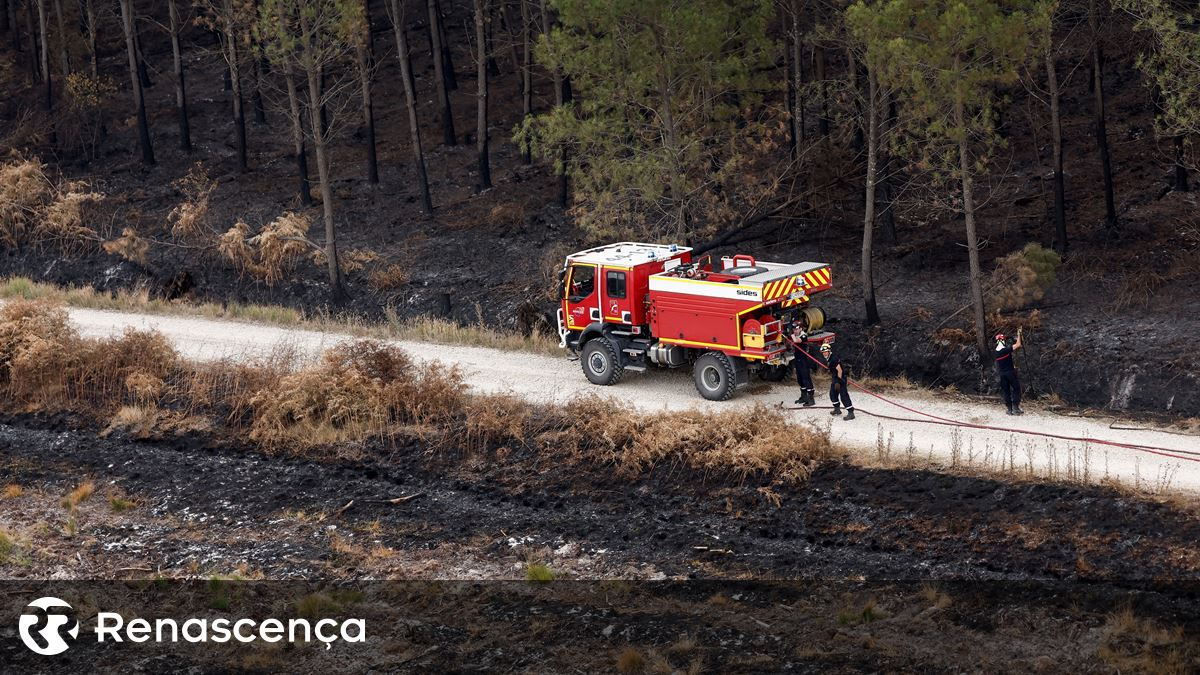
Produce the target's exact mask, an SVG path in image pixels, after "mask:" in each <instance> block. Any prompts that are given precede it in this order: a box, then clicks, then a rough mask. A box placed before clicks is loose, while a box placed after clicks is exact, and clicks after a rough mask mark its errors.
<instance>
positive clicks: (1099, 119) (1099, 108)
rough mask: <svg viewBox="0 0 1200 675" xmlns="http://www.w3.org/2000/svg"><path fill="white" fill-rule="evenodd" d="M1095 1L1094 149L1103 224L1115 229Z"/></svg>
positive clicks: (1092, 16)
mask: <svg viewBox="0 0 1200 675" xmlns="http://www.w3.org/2000/svg"><path fill="white" fill-rule="evenodd" d="M1097 11H1098V9H1097V7H1096V0H1091V6H1090V11H1089V12H1088V23H1089V24H1090V26H1091V29H1092V78H1093V80H1092V96H1093V97H1094V101H1095V116H1096V147H1097V149H1098V150H1099V151H1100V170H1101V173H1102V177H1103V179H1104V211H1105V218H1104V224H1105V226H1106V227H1108V228H1109V229H1110V230H1115V229H1116V228H1117V224H1118V222H1117V207H1116V203H1115V199H1114V197H1113V177H1112V161H1111V160H1110V159H1109V154H1108V131H1107V129H1106V128H1105V115H1104V49H1103V47H1102V46H1101V45H1100V29H1099V17H1098V16H1097Z"/></svg>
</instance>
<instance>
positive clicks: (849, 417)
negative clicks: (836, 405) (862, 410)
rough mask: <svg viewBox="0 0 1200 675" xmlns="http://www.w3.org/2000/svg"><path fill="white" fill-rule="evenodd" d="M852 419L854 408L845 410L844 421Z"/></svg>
mask: <svg viewBox="0 0 1200 675" xmlns="http://www.w3.org/2000/svg"><path fill="white" fill-rule="evenodd" d="M852 419H854V408H846V421H847V422H849V421H850V420H852Z"/></svg>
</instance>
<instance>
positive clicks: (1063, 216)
mask: <svg viewBox="0 0 1200 675" xmlns="http://www.w3.org/2000/svg"><path fill="white" fill-rule="evenodd" d="M1057 68H1058V65H1057V64H1056V63H1055V60H1054V49H1053V44H1051V45H1050V46H1048V47H1047V48H1046V89H1047V93H1048V95H1049V98H1050V144H1051V153H1052V155H1053V157H1052V160H1053V163H1054V250H1056V251H1058V253H1059V255H1062V254H1065V253H1066V252H1067V188H1066V178H1065V177H1064V176H1063V141H1062V117H1061V114H1060V111H1059V99H1060V97H1061V93H1060V92H1059V87H1058V71H1057Z"/></svg>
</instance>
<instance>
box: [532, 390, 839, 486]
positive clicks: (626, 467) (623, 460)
mask: <svg viewBox="0 0 1200 675" xmlns="http://www.w3.org/2000/svg"><path fill="white" fill-rule="evenodd" d="M552 414H556V415H559V416H560V417H559V419H558V420H556V421H557V424H549V425H547V426H548V427H549V428H550V429H551V431H548V432H546V433H544V434H542V436H541V440H542V449H543V452H545V453H547V454H553V455H560V456H565V458H566V459H572V460H576V461H587V462H595V463H600V464H605V465H610V466H614V467H616V469H617V471H618V472H619V473H621V474H624V475H630V476H632V475H637V474H641V473H644V472H647V471H650V470H652V469H653V468H654V467H655V466H657V465H659V464H670V465H679V466H684V467H687V468H690V469H692V470H694V471H697V472H701V473H724V474H729V475H732V476H733V477H734V478H736V479H738V480H745V479H747V478H750V477H753V476H770V477H771V478H772V479H773V480H776V481H780V482H785V483H792V482H804V481H805V480H807V479H808V477H809V475H810V474H811V473H812V470H813V469H814V468H815V467H816V465H817V464H818V463H819V462H820V461H821V460H823V459H826V458H828V457H830V456H831V455H832V453H833V447H832V445H831V443H830V441H829V436H828V434H827V433H825V432H821V431H817V430H815V429H813V428H811V427H807V426H794V425H792V424H789V423H788V422H787V420H786V418H785V417H784V415H783V414H782V413H781V412H779V411H776V410H773V409H769V408H767V407H765V406H762V405H756V406H754V407H752V408H741V409H737V410H729V411H723V412H720V413H705V412H699V411H696V410H687V411H681V412H677V413H674V414H672V415H670V416H661V415H653V414H645V413H640V412H637V411H635V410H634V409H633V408H632V407H630V406H623V405H621V404H619V403H617V402H615V401H613V400H611V399H607V398H601V397H599V396H590V397H584V398H581V399H578V400H575V401H572V402H570V403H568V404H567V405H566V406H564V407H563V408H561V409H556V410H555V411H554V413H552ZM559 430H561V431H559Z"/></svg>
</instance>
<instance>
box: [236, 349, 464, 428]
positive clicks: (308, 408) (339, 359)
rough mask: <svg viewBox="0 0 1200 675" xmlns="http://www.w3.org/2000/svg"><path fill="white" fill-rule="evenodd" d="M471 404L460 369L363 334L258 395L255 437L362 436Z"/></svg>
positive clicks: (432, 419) (438, 417) (437, 418)
mask: <svg viewBox="0 0 1200 675" xmlns="http://www.w3.org/2000/svg"><path fill="white" fill-rule="evenodd" d="M465 402H466V396H465V394H464V393H463V384H462V375H461V373H460V372H459V371H458V369H457V368H450V369H446V368H445V367H444V366H442V365H441V364H438V363H421V364H414V363H413V361H412V359H411V358H409V356H408V355H407V354H406V353H404V352H403V351H402V350H400V349H399V348H397V347H394V346H391V345H387V344H384V343H381V342H378V341H375V340H358V341H355V342H351V343H344V344H342V345H339V346H337V347H334V348H333V349H331V350H329V351H328V352H326V353H325V357H324V359H323V360H322V361H321V362H320V363H319V364H317V365H315V366H312V367H309V368H305V369H302V370H300V371H298V372H295V373H291V374H288V375H285V376H283V377H282V378H281V379H280V381H279V384H278V386H277V387H273V388H272V389H269V390H263V391H260V392H258V393H257V394H255V395H254V396H253V397H252V398H251V401H250V405H251V407H252V408H253V420H252V422H251V431H250V437H251V439H253V440H255V441H256V442H260V443H263V444H264V445H267V446H279V445H281V444H293V445H298V446H302V447H313V446H314V445H318V444H321V443H339V442H346V441H363V440H366V439H367V438H368V437H371V436H379V437H384V436H388V435H390V434H391V433H393V432H394V431H395V430H396V427H403V426H406V425H413V424H416V425H420V424H430V423H436V422H443V421H446V420H448V419H449V418H451V417H454V416H456V415H457V414H459V413H460V412H461V411H462V410H463V407H464V405H465Z"/></svg>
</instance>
